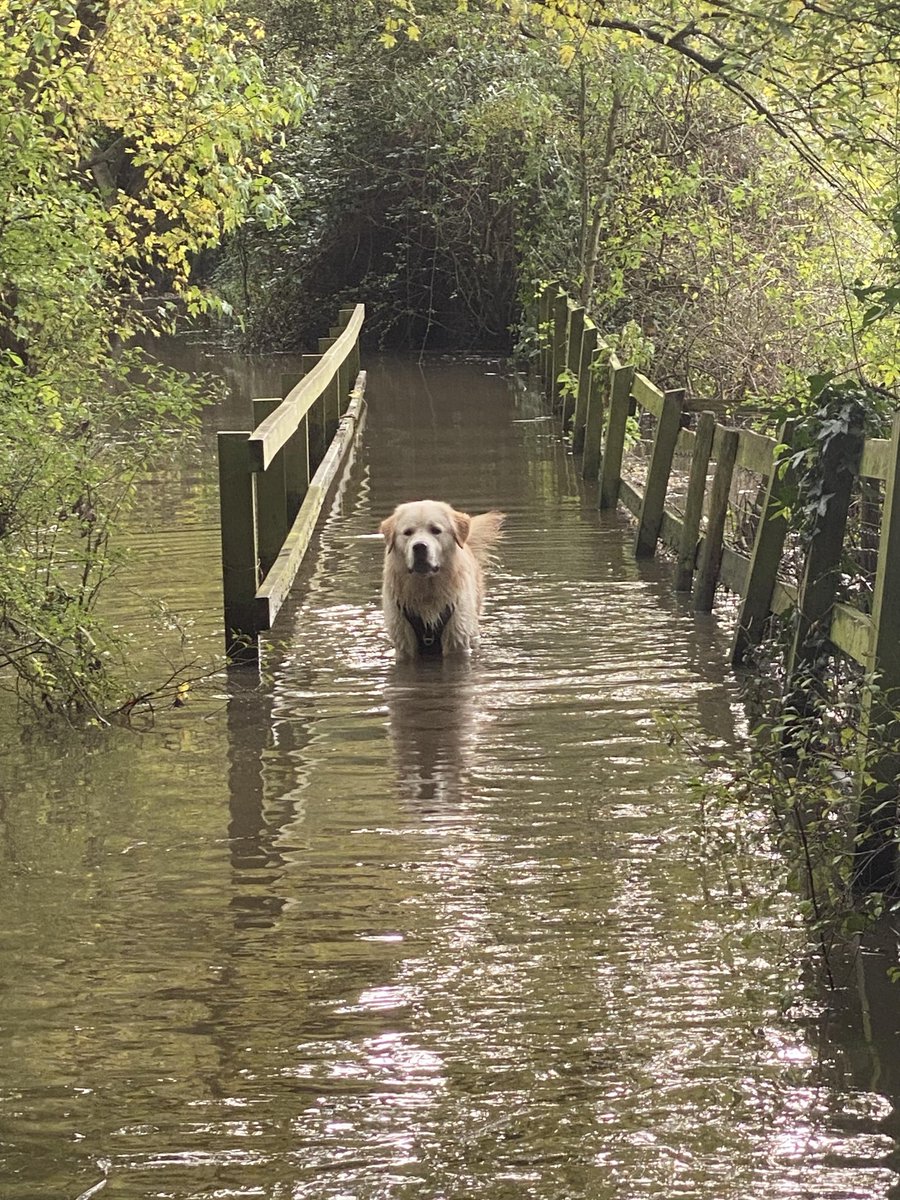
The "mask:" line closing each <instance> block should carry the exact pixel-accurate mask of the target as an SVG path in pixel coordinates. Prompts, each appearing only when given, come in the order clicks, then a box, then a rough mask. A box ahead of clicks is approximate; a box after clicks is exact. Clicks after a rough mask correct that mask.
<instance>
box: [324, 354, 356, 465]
mask: <svg viewBox="0 0 900 1200" xmlns="http://www.w3.org/2000/svg"><path fill="white" fill-rule="evenodd" d="M336 341H337V338H319V354H320V355H322V354H324V353H325V351H326V350H330V349H331V347H332V346H333V345H334V343H335V342H336ZM342 386H343V364H341V367H339V368H338V370H337V371H336V372H335V376H334V378H333V379H332V381H331V383H329V384H328V386H327V387H326V388H325V391H324V392H323V393H322V395H323V397H324V401H325V446H326V448H327V446H328V444H329V442H330V441H331V439H332V438H333V437H334V435H335V434H336V433H337V427H338V424H339V423H340V419H341V412H342V400H343V397H342V396H341V388H342ZM347 390H348V392H349V390H350V389H349V388H348V389H347Z"/></svg>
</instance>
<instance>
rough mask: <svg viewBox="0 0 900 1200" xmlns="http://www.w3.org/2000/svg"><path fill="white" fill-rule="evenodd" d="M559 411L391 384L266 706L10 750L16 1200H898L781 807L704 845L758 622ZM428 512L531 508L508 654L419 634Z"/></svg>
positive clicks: (457, 380) (497, 637)
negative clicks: (712, 786)
mask: <svg viewBox="0 0 900 1200" xmlns="http://www.w3.org/2000/svg"><path fill="white" fill-rule="evenodd" d="M529 403H530V402H529V401H528V400H527V399H522V398H519V399H517V398H516V396H515V394H514V392H513V391H512V390H511V389H510V388H509V387H508V386H507V384H506V383H505V382H504V381H503V380H502V378H500V377H498V376H496V375H491V376H490V377H483V376H482V375H481V374H480V373H479V368H478V366H477V365H471V364H469V365H455V366H454V365H436V366H434V367H433V368H431V369H430V370H429V371H427V372H425V373H424V374H422V373H420V372H419V371H418V370H417V369H416V368H413V367H411V366H409V365H408V364H399V365H398V364H395V365H394V366H393V367H392V369H391V372H390V373H389V374H385V373H379V372H378V371H375V372H374V373H373V378H372V384H371V389H370V416H369V421H368V426H367V431H366V437H365V442H364V445H363V447H362V450H361V453H360V456H359V457H358V459H357V462H356V464H355V466H354V469H353V472H352V474H351V477H350V480H349V482H348V485H347V488H346V490H345V492H344V494H343V496H342V498H341V500H340V502H339V504H338V505H337V506H336V508H335V511H334V512H333V514H332V516H331V518H330V519H329V521H328V523H327V525H326V526H325V529H324V531H323V534H322V541H321V548H320V551H319V553H318V554H317V555H316V556H315V558H314V560H313V561H312V562H311V563H310V564H309V566H308V567H307V568H306V570H305V576H304V579H303V581H302V587H301V588H300V589H299V590H298V594H297V596H296V597H295V599H294V601H293V602H292V605H291V607H290V608H289V610H288V612H287V613H286V615H285V621H284V623H283V625H282V628H281V631H280V633H279V635H278V636H277V637H276V638H274V639H273V640H272V641H271V642H270V643H269V645H268V648H267V652H266V659H265V662H264V678H263V682H262V684H261V685H260V684H258V683H257V682H256V681H250V680H248V679H245V680H243V681H241V680H238V679H234V680H231V681H230V683H229V685H228V689H227V706H226V708H225V709H215V708H213V707H211V708H210V710H209V712H208V713H206V714H205V718H206V719H203V717H202V716H200V715H197V714H196V713H192V712H190V711H187V712H183V713H180V714H173V716H172V717H171V719H170V720H169V721H168V723H166V722H161V723H160V725H159V727H158V728H157V729H156V730H153V731H148V732H147V733H146V734H144V735H141V736H138V735H135V734H131V733H124V732H114V733H113V734H112V735H110V736H109V737H108V738H107V739H106V740H105V741H103V742H99V743H98V744H97V745H96V746H94V747H93V748H91V750H90V753H89V754H87V753H86V748H85V746H84V744H81V743H79V742H77V740H75V741H72V740H70V741H68V742H66V743H65V744H64V745H63V744H61V745H60V746H58V747H56V748H55V749H54V748H53V747H52V746H51V745H49V744H48V745H41V746H28V745H25V746H20V747H18V748H16V749H15V751H14V753H10V754H8V756H7V758H6V760H5V765H6V766H7V768H8V770H7V772H6V775H5V778H6V779H7V780H8V781H9V780H11V781H13V782H12V786H11V788H10V791H9V795H8V797H6V799H5V807H4V809H3V810H2V818H0V821H2V823H0V833H2V842H0V846H2V851H3V856H4V862H5V863H6V864H7V865H8V868H9V870H8V871H7V872H6V875H5V878H4V879H3V880H2V881H0V902H2V904H3V911H4V914H5V928H4V930H3V932H2V934H0V975H2V979H3V981H4V984H5V992H6V999H5V1015H6V1030H5V1032H4V1033H3V1034H2V1046H0V1050H2V1055H0V1061H2V1062H3V1064H4V1066H3V1067H2V1089H3V1090H2V1094H0V1099H2V1108H0V1115H2V1116H5V1118H6V1126H7V1132H6V1135H5V1138H4V1140H5V1144H6V1147H7V1149H6V1151H5V1153H6V1166H5V1181H8V1182H9V1183H10V1184H11V1188H10V1189H9V1194H10V1195H11V1196H12V1197H15V1200H45V1197H46V1196H48V1195H51V1194H53V1195H60V1196H62V1195H69V1196H73V1197H75V1196H78V1194H79V1192H84V1191H85V1190H86V1189H88V1188H90V1187H92V1186H95V1185H96V1182H97V1179H98V1172H101V1173H102V1172H106V1177H107V1178H108V1180H109V1191H108V1194H110V1195H115V1196H117V1197H127V1198H129V1200H130V1198H131V1197H134V1198H135V1200H137V1198H138V1197H140V1198H142V1200H143V1198H145V1197H149V1196H163V1195H165V1196H173V1197H178V1198H179V1200H182V1198H184V1200H187V1198H193V1197H198V1198H199V1197H210V1196H216V1197H238V1196H240V1197H245V1196H262V1197H266V1198H267V1200H287V1198H290V1200H298V1198H309V1200H313V1198H314V1200H339V1198H341V1197H352V1198H353V1200H394V1198H397V1200H403V1198H405V1197H413V1196H415V1197H417V1200H420V1198H423V1197H433V1198H434V1200H437V1198H439V1197H453V1198H454V1200H455V1198H456V1197H470V1196H471V1197H476V1196H478V1197H481V1196H484V1197H490V1198H491V1200H506V1198H508V1200H520V1198H522V1197H534V1198H535V1200H569V1198H572V1200H574V1198H575V1197H578V1198H579V1200H582V1198H589V1200H641V1198H644V1197H646V1198H647V1200H650V1198H651V1197H652V1198H653V1200H659V1198H660V1197H663V1198H665V1200H669V1198H675V1197H680V1196H684V1197H692V1198H699V1200H730V1198H732V1197H733V1198H734V1200H746V1198H749V1200H773V1198H775V1197H777V1198H779V1200H781V1198H784V1200H806V1198H807V1197H815V1198H816V1200H819V1198H825V1197H828V1198H830V1200H849V1198H852V1197H859V1198H860V1200H862V1198H863V1197H865V1200H877V1198H880V1197H884V1198H885V1200H887V1197H888V1196H889V1195H890V1194H891V1189H894V1188H896V1186H897V1174H896V1173H895V1171H894V1169H893V1165H892V1164H893V1162H894V1157H893V1156H894V1155H895V1142H894V1140H893V1137H892V1133H893V1132H894V1127H893V1125H891V1121H893V1120H894V1119H895V1118H894V1117H893V1112H894V1108H893V1104H892V1095H893V1093H891V1092H888V1091H887V1089H885V1091H883V1092H882V1091H881V1090H879V1084H878V1082H877V1078H878V1072H877V1071H875V1072H872V1071H869V1072H868V1076H867V1074H866V1069H863V1068H866V1067H867V1064H868V1060H867V1059H866V1057H865V1056H866V1054H869V1053H874V1050H873V1049H872V1047H871V1046H867V1047H866V1048H865V1052H864V1053H863V1052H861V1051H860V1050H859V1047H858V1046H857V1045H856V1044H855V1043H854V1042H853V1036H851V1034H850V1033H848V1032H846V1031H844V1033H843V1035H842V1036H843V1037H844V1039H845V1040H844V1042H841V1041H839V1040H832V1041H830V1040H829V1037H828V1036H826V1034H825V1033H824V1032H822V1029H820V1027H819V1025H818V1022H819V1018H820V1005H819V998H818V996H817V995H816V993H815V991H814V990H813V989H812V988H809V987H807V985H806V984H805V983H804V976H803V964H804V961H805V956H806V947H805V943H804V938H803V935H802V932H801V930H800V928H799V924H798V921H797V919H796V904H795V901H794V900H793V899H792V898H791V897H790V896H789V895H788V894H786V893H785V892H784V890H783V888H782V881H781V879H780V876H779V874H778V870H777V864H776V863H775V861H774V859H773V856H772V854H771V852H770V850H769V848H768V846H767V844H766V840H765V820H764V815H763V814H760V815H758V816H754V815H747V814H743V813H741V811H740V809H739V808H738V807H735V810H734V812H733V813H730V814H725V815H724V816H719V817H716V815H715V814H713V815H712V816H708V815H704V814H703V813H702V812H701V811H700V810H699V807H698V800H697V797H696V795H695V793H694V792H693V791H692V790H691V788H690V781H691V777H692V774H693V772H694V770H695V767H694V765H693V764H692V763H691V762H689V761H686V760H685V758H684V755H683V752H682V751H681V750H680V749H678V748H677V747H673V746H669V745H668V744H666V742H665V740H664V739H663V738H661V737H660V736H659V734H658V732H657V727H656V717H657V714H659V713H663V714H668V715H669V716H672V717H674V718H676V719H678V720H679V721H682V722H684V723H685V724H686V725H687V726H688V727H689V728H690V729H692V730H693V731H695V733H696V736H697V737H698V738H699V739H700V740H701V741H702V742H703V744H705V745H707V746H727V745H729V744H733V743H734V742H735V741H736V740H740V738H742V737H743V736H744V733H745V730H744V727H743V716H742V713H741V710H740V706H739V703H738V699H737V694H736V691H735V688H734V684H733V681H731V680H730V678H729V677H728V675H727V673H726V671H725V669H724V667H723V665H722V664H723V663H724V662H725V660H726V647H727V631H724V630H721V629H720V628H719V627H718V625H717V623H716V622H715V621H714V620H699V621H698V620H696V619H695V618H694V617H693V616H692V615H690V614H689V613H687V612H686V611H684V610H683V609H681V608H680V607H679V605H678V604H677V603H676V602H675V601H674V600H673V598H672V595H671V591H670V587H669V580H668V571H667V568H666V567H665V566H664V565H659V564H638V563H636V562H635V561H634V559H633V558H632V557H631V555H630V550H629V536H630V535H629V531H628V527H627V526H626V525H625V523H624V521H622V520H621V518H618V517H603V518H601V517H600V516H599V515H598V514H597V513H596V511H595V509H594V508H593V506H592V505H591V504H590V503H589V502H587V501H586V502H584V503H583V502H582V501H581V500H580V499H579V494H578V487H577V483H576V480H575V478H574V471H573V465H572V462H571V460H570V459H569V458H568V457H567V455H566V454H565V452H564V451H563V450H562V449H561V446H560V442H559V440H558V438H557V436H556V434H555V433H554V431H553V428H552V426H550V425H549V424H548V423H546V422H539V423H535V422H533V421H531V420H530V418H529V412H530V410H529ZM532 415H533V414H532ZM523 416H524V417H525V418H526V419H525V420H521V418H522V417H523ZM194 486H195V485H194V484H192V487H194ZM170 493H171V488H170V489H169V490H168V491H167V495H168V497H169V499H168V501H167V503H171V494H170ZM421 494H433V495H440V496H443V497H446V498H447V499H449V500H451V501H452V502H454V503H456V504H458V505H459V506H461V507H466V508H470V509H471V510H472V511H478V510H480V509H484V508H487V507H492V506H497V507H500V508H503V509H505V510H506V511H508V512H509V514H510V518H509V525H508V535H507V538H506V539H505V542H504V545H503V547H502V551H501V561H500V564H499V565H498V568H497V569H496V571H494V572H493V574H492V577H491V584H490V589H489V599H488V606H487V612H486V615H485V627H484V649H483V652H482V654H481V655H480V657H479V658H478V659H477V660H475V661H473V662H471V663H440V662H437V663H433V662H424V663H417V664H395V663H394V662H393V659H392V655H391V653H390V651H389V648H388V646H387V644H386V641H385V638H384V634H383V630H382V625H381V618H380V612H379V569H380V554H381V543H380V540H379V539H378V538H377V536H373V535H374V531H375V530H376V529H377V526H378V522H379V520H380V519H381V517H382V516H383V515H384V514H385V513H386V512H388V511H389V510H390V509H391V508H392V507H393V505H394V504H395V503H396V502H398V501H399V500H401V499H405V498H409V497H410V496H415V495H421ZM198 503H199V501H198V500H197V497H196V496H193V498H192V504H194V505H196V504H198ZM204 562H205V560H204V559H203V558H202V557H201V558H199V559H198V560H197V564H196V566H197V571H198V572H199V574H198V575H197V577H196V578H195V577H193V576H192V577H191V585H192V587H196V588H198V589H201V590H202V587H203V586H206V588H207V590H208V591H209V590H210V589H212V590H213V591H214V590H215V588H216V587H217V586H218V585H217V583H211V582H210V581H209V580H208V579H207V580H206V583H205V585H204V584H203V580H202V579H201V577H200V575H201V574H202V572H203V571H205V570H206V569H207V568H206V567H205V566H204V565H203V564H204ZM182 569H183V570H184V571H186V572H188V573H189V572H190V570H191V562H190V561H189V560H185V562H184V563H183V564H182ZM157 584H158V581H156V580H155V579H151V578H149V577H148V579H147V581H146V587H147V588H151V587H152V586H156V585H157ZM217 603H218V598H217V595H212V596H211V597H210V598H209V599H208V605H209V609H210V611H212V610H213V609H214V608H215V607H216V605H217ZM717 820H718V821H719V822H720V824H719V825H716V824H715V822H716V821H717ZM711 823H712V824H711ZM875 974H877V971H876V972H875ZM875 974H873V976H872V978H874V977H875ZM847 1029H850V1024H849V1021H848V1024H847ZM834 1037H835V1039H837V1034H836V1033H835V1034H834ZM885 1044H886V1045H890V1044H892V1043H889V1042H887V1041H886V1043H885ZM860 1063H862V1064H863V1067H860V1065H859V1064H860ZM101 1182H102V1180H101ZM101 1194H102V1193H101Z"/></svg>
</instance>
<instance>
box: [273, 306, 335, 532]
mask: <svg viewBox="0 0 900 1200" xmlns="http://www.w3.org/2000/svg"><path fill="white" fill-rule="evenodd" d="M343 312H344V310H343V309H342V310H341V315H342V316H343ZM301 378H302V376H301ZM292 379H293V382H291V380H292ZM296 383H297V380H296V379H294V378H293V376H287V375H282V377H281V394H282V397H284V396H287V394H288V393H289V392H290V391H291V389H292V388H293V387H294V384H296ZM282 457H283V458H284V487H285V494H286V497H287V518H288V524H290V523H291V522H292V521H293V520H294V517H296V515H297V513H298V512H299V511H300V505H301V504H302V503H303V497H304V496H305V495H306V492H307V489H308V487H309V424H308V422H307V419H306V417H304V418H303V419H302V420H301V422H300V424H299V425H298V426H297V432H296V433H295V434H294V436H293V437H292V438H291V439H290V441H289V442H288V443H287V445H286V446H285V447H284V450H283V451H282Z"/></svg>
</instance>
